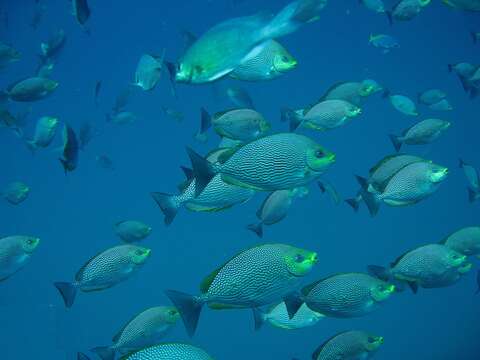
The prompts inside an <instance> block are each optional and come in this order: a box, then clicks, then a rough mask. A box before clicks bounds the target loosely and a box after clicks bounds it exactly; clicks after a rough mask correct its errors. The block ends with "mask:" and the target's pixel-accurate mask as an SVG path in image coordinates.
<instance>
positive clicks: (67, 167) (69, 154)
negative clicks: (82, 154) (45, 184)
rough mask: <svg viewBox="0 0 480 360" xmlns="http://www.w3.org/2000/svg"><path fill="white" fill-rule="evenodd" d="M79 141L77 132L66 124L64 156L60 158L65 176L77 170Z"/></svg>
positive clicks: (64, 128)
mask: <svg viewBox="0 0 480 360" xmlns="http://www.w3.org/2000/svg"><path fill="white" fill-rule="evenodd" d="M78 150H79V145H78V140H77V135H75V131H73V129H72V128H71V127H70V125H68V124H65V125H64V127H63V156H62V158H60V159H59V160H60V162H61V163H62V166H63V169H64V171H65V175H66V174H67V173H68V172H71V171H73V170H75V169H76V168H77V165H78Z"/></svg>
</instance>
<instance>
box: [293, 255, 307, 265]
mask: <svg viewBox="0 0 480 360" xmlns="http://www.w3.org/2000/svg"><path fill="white" fill-rule="evenodd" d="M304 260H305V256H303V255H301V254H297V255H295V262H297V263H301V262H303V261H304Z"/></svg>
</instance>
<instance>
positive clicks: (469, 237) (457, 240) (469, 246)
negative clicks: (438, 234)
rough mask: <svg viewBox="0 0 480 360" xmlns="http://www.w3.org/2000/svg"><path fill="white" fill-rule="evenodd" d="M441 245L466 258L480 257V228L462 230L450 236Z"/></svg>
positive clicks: (471, 227)
mask: <svg viewBox="0 0 480 360" xmlns="http://www.w3.org/2000/svg"><path fill="white" fill-rule="evenodd" d="M440 244H443V245H445V246H447V247H449V248H450V249H453V250H455V251H456V252H459V253H460V254H462V255H465V256H478V255H480V227H479V226H468V227H464V228H461V229H459V230H457V231H455V232H453V233H452V234H450V235H448V236H447V237H446V238H445V239H443V240H442V241H441V242H440Z"/></svg>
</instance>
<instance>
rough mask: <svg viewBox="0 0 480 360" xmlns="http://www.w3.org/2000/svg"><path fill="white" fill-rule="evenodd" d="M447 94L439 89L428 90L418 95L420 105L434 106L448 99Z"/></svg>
mask: <svg viewBox="0 0 480 360" xmlns="http://www.w3.org/2000/svg"><path fill="white" fill-rule="evenodd" d="M446 97H447V94H446V93H445V92H444V91H442V90H439V89H428V90H425V91H423V92H421V93H419V94H418V101H417V102H418V103H419V104H424V105H434V104H437V103H438V102H440V101H442V100H443V99H446Z"/></svg>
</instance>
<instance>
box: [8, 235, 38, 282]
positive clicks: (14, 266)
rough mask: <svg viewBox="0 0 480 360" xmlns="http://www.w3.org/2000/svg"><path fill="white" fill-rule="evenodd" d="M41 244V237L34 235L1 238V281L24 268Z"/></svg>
mask: <svg viewBox="0 0 480 360" xmlns="http://www.w3.org/2000/svg"><path fill="white" fill-rule="evenodd" d="M39 244H40V239H39V238H36V237H32V236H22V235H15V236H7V237H3V238H0V282H2V281H5V280H6V279H8V278H10V277H11V276H12V275H14V274H15V273H17V272H18V271H20V270H21V269H22V268H24V267H25V265H26V264H27V263H28V261H29V260H30V258H31V256H32V254H33V253H34V252H35V250H36V249H37V247H38V245H39Z"/></svg>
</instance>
